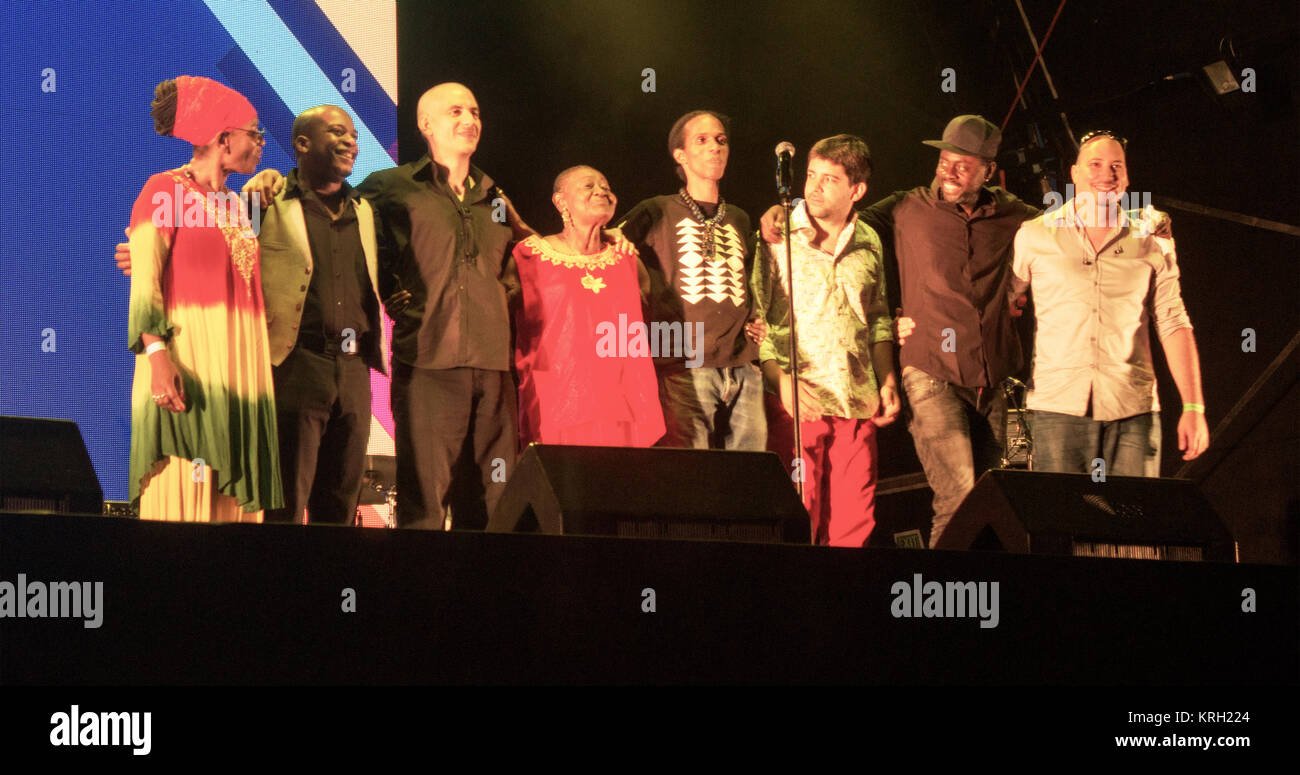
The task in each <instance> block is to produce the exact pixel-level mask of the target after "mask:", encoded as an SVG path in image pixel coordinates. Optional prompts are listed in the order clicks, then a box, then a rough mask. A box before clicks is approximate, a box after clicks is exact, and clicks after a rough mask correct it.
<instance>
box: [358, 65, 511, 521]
mask: <svg viewBox="0 0 1300 775" xmlns="http://www.w3.org/2000/svg"><path fill="white" fill-rule="evenodd" d="M416 119H417V122H418V124H419V128H420V134H421V135H423V136H424V139H425V142H426V143H427V144H428V148H429V153H428V154H427V155H426V156H424V157H423V158H421V159H420V160H419V161H416V162H414V163H411V164H404V165H402V166H400V167H396V168H393V169H388V170H382V171H379V172H375V173H373V174H371V175H370V176H369V177H367V178H366V180H365V181H364V182H363V183H362V184H361V186H360V191H361V193H362V194H364V195H365V196H366V197H367V198H368V199H370V200H371V202H372V203H373V204H374V207H375V210H376V212H377V213H378V214H379V221H380V230H379V254H380V267H381V272H380V283H381V285H382V286H383V287H382V288H381V290H382V292H383V294H384V296H385V297H387V296H388V295H390V294H391V293H393V292H395V291H406V292H408V293H409V294H410V303H409V305H408V306H407V307H406V308H405V309H402V310H401V311H400V312H398V314H396V315H395V316H394V325H393V388H392V406H393V421H394V423H395V425H396V436H397V438H396V442H397V493H398V495H397V497H398V503H397V524H398V526H399V527H411V528H424V529H434V530H441V529H443V527H444V517H445V515H446V514H447V511H448V507H449V506H451V504H452V499H453V493H457V494H460V493H463V492H466V491H473V492H476V491H477V490H478V489H479V488H480V487H481V488H482V490H483V493H484V494H483V496H482V497H477V496H476V497H473V498H470V499H466V500H461V498H459V497H457V498H456V503H457V507H458V509H459V507H460V506H461V504H462V503H463V504H465V506H466V510H467V511H479V510H486V511H487V513H491V510H492V509H493V508H494V507H495V505H496V502H497V500H498V499H499V498H500V496H501V491H502V489H503V488H504V487H505V479H506V476H508V475H509V474H510V473H513V468H514V461H515V447H516V438H517V436H516V432H515V388H514V383H513V382H512V380H511V376H510V319H509V313H508V311H507V305H506V293H505V288H504V286H503V285H502V284H501V282H500V278H501V276H502V271H503V268H504V263H505V258H506V247H507V246H508V245H509V243H510V242H511V240H512V239H515V238H517V237H518V236H521V235H523V234H529V233H531V230H527V227H526V226H524V225H523V224H521V223H520V222H519V221H518V219H517V217H516V216H514V215H513V214H511V217H510V221H511V223H512V224H514V225H515V231H512V227H511V226H510V225H507V224H506V223H505V222H504V221H505V220H506V219H505V218H503V217H502V215H503V214H505V210H506V203H505V200H504V197H502V198H501V201H500V202H499V203H498V202H494V200H496V199H497V198H498V197H500V196H501V195H500V193H499V192H498V191H495V190H494V188H493V186H494V183H493V181H492V178H490V177H488V176H487V175H486V174H485V173H484V172H483V171H482V170H480V169H478V168H477V167H475V166H473V164H472V163H471V157H472V156H473V155H474V151H475V150H476V149H477V148H478V142H479V136H480V133H481V132H482V129H483V123H482V120H481V119H480V117H479V107H478V101H477V100H475V99H474V94H473V93H472V92H470V90H469V89H467V88H466V87H465V86H463V85H461V84H458V83H444V84H439V85H437V86H435V87H433V88H432V89H429V90H428V91H427V92H425V93H424V95H423V96H421V97H420V102H419V105H418V107H417V110H416ZM494 215H496V216H497V217H495V218H494V217H493V216H494ZM462 452H463V453H464V454H465V455H467V456H468V457H469V458H471V459H472V463H473V469H472V470H473V471H474V472H475V474H477V476H474V477H471V476H469V475H468V473H467V472H468V471H469V470H471V469H469V468H468V467H464V466H461V467H458V466H457V461H458V459H460V458H461V456H462ZM453 472H455V476H453ZM471 479H478V481H471ZM453 512H456V514H457V516H456V519H457V523H458V525H462V526H463V525H464V524H465V521H464V520H463V519H462V517H463V516H465V515H462V514H460V513H459V512H458V511H457V510H453ZM469 516H470V520H469V521H470V522H477V521H481V520H482V519H483V515H482V514H481V513H480V514H473V515H469Z"/></svg>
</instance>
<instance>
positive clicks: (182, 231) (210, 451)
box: [128, 75, 305, 522]
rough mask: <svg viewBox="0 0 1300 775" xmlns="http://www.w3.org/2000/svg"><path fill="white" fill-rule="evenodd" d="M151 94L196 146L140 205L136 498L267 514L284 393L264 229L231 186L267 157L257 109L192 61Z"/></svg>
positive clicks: (180, 508)
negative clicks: (275, 379) (196, 71)
mask: <svg viewBox="0 0 1300 775" xmlns="http://www.w3.org/2000/svg"><path fill="white" fill-rule="evenodd" d="M151 107H152V114H153V119H154V128H155V130H156V131H157V132H158V133H159V134H162V135H167V136H171V137H178V138H180V139H182V140H185V141H186V142H188V143H190V144H191V145H192V146H194V156H193V158H191V159H190V161H189V163H187V164H185V165H183V166H181V167H180V168H178V169H173V170H168V171H166V172H160V173H158V174H156V175H154V176H153V177H151V178H149V181H148V182H147V183H146V184H145V186H144V190H142V191H141V192H140V196H139V197H138V198H137V199H136V202H135V207H134V208H133V209H132V211H131V228H130V232H129V234H130V240H129V242H130V251H131V269H132V272H131V305H130V323H129V334H128V337H129V341H130V347H131V349H132V350H133V351H134V352H135V353H136V363H135V382H134V385H133V386H132V391H131V500H132V501H133V502H136V501H138V503H139V507H140V516H141V517H142V518H145V519H166V520H183V521H200V522H208V521H212V522H218V521H219V522H240V521H242V522H260V521H262V510H263V509H268V508H277V507H279V506H281V505H283V496H282V493H281V487H280V474H279V465H278V461H277V443H276V424H275V400H274V397H273V394H272V388H271V362H270V357H269V348H268V346H267V337H266V312H265V308H264V307H263V304H262V282H261V276H260V268H259V254H258V245H257V238H256V235H255V234H254V233H253V232H254V230H253V228H252V225H251V223H250V221H249V217H248V213H247V211H246V209H245V207H244V205H243V203H241V202H240V200H239V199H238V197H237V195H235V194H233V193H232V192H231V191H230V190H229V189H227V188H226V176H227V175H228V174H229V173H231V172H239V173H243V174H251V173H252V172H253V170H254V169H255V168H256V167H257V163H258V161H259V160H260V159H261V156H262V144H263V142H264V140H263V135H262V132H261V131H260V130H259V129H258V125H257V111H256V110H254V109H253V106H252V104H250V103H249V101H248V100H247V99H245V98H244V96H243V95H242V94H240V93H239V92H236V91H234V90H233V89H230V88H228V87H226V86H223V85H222V84H220V83H217V82H216V81H213V80H210V79H207V78H193V77H190V76H184V75H183V76H180V77H179V78H176V79H175V80H170V81H163V82H162V83H160V84H158V88H157V89H156V90H155V92H154V100H153V104H152V106H151ZM254 207H256V205H254ZM304 282H305V281H304Z"/></svg>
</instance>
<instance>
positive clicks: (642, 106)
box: [398, 0, 1300, 507]
mask: <svg viewBox="0 0 1300 775" xmlns="http://www.w3.org/2000/svg"><path fill="white" fill-rule="evenodd" d="M1023 3H1024V11H1025V14H1026V15H1027V17H1028V19H1029V22H1030V25H1031V26H1032V28H1033V30H1034V34H1035V35H1036V36H1037V37H1038V39H1039V41H1042V40H1043V39H1044V36H1045V34H1046V33H1047V30H1048V26H1049V24H1050V23H1051V22H1052V19H1053V15H1054V14H1055V13H1056V10H1057V8H1058V3H1057V2H1054V1H1047V0H1023ZM1298 13H1300V11H1298V7H1297V5H1296V3H1294V2H1293V1H1291V0H1283V1H1281V2H1249V3H1239V2H1223V1H1221V0H1215V1H1214V2H1190V3H1189V2H1170V1H1167V0H1158V1H1157V2H1147V3H1142V4H1134V3H1119V2H1079V0H1074V1H1073V2H1068V3H1066V4H1065V6H1064V9H1063V11H1062V12H1061V14H1060V17H1059V19H1058V20H1057V21H1056V24H1055V26H1054V28H1053V29H1052V32H1051V36H1050V38H1048V39H1047V43H1046V45H1045V47H1044V49H1043V59H1044V61H1045V62H1046V66H1047V70H1048V72H1049V73H1050V75H1051V77H1052V80H1053V83H1054V84H1055V87H1056V90H1057V92H1058V94H1059V97H1060V99H1059V101H1057V100H1055V99H1053V97H1052V96H1051V94H1050V92H1049V90H1048V87H1047V84H1046V82H1045V80H1044V77H1043V69H1042V67H1041V66H1040V67H1039V69H1037V70H1036V72H1034V73H1033V75H1032V76H1031V78H1030V80H1029V83H1028V85H1027V87H1026V89H1025V93H1024V96H1023V99H1022V101H1021V102H1020V103H1018V104H1017V105H1016V110H1015V111H1014V112H1013V113H1012V114H1011V116H1010V121H1009V123H1008V124H1007V126H1006V130H1005V136H1004V140H1003V143H1002V150H1003V153H1002V157H1001V158H1000V159H999V162H1000V166H1001V167H1002V168H1003V169H1004V170H1005V172H1006V174H1007V178H1006V184H1007V187H1008V188H1009V189H1010V190H1012V191H1013V192H1014V193H1016V194H1017V195H1019V196H1020V197H1022V198H1024V199H1026V200H1028V201H1031V202H1033V203H1035V204H1037V203H1040V202H1041V201H1042V191H1041V188H1040V187H1039V182H1038V178H1039V177H1040V175H1038V174H1036V173H1035V172H1034V171H1033V170H1032V169H1031V168H1030V167H1029V166H1028V165H1026V164H1021V163H1019V161H1018V154H1017V149H1022V148H1026V147H1029V150H1028V152H1027V158H1028V159H1029V161H1030V162H1031V163H1032V162H1034V161H1036V162H1037V163H1038V164H1039V165H1040V167H1041V169H1042V171H1043V172H1044V173H1046V174H1047V175H1049V176H1058V177H1057V178H1056V180H1057V181H1059V185H1058V189H1059V188H1062V187H1063V185H1064V183H1065V182H1066V181H1068V171H1067V169H1066V167H1068V164H1069V163H1072V162H1073V150H1072V146H1070V144H1069V139H1068V135H1067V134H1066V131H1065V127H1064V124H1063V122H1062V120H1061V114H1062V113H1064V115H1065V116H1066V118H1067V119H1068V122H1069V125H1070V126H1071V127H1072V128H1073V130H1074V132H1075V134H1076V136H1077V135H1080V134H1082V133H1083V132H1085V131H1087V130H1089V129H1092V128H1106V129H1111V130H1113V131H1115V132H1118V133H1120V134H1122V135H1125V136H1127V137H1128V138H1129V139H1130V146H1129V153H1128V161H1129V167H1130V173H1129V177H1130V191H1131V192H1151V193H1152V195H1153V198H1154V200H1155V202H1156V204H1157V206H1159V207H1161V209H1165V210H1168V211H1169V212H1170V213H1171V214H1172V216H1173V218H1174V233H1175V237H1176V239H1177V242H1178V246H1179V263H1180V265H1181V268H1182V272H1183V295H1184V298H1185V300H1186V302H1187V306H1188V309H1189V312H1190V314H1191V316H1192V321H1193V324H1194V325H1195V326H1196V335H1197V342H1198V344H1199V346H1200V352H1201V358H1202V375H1203V379H1204V383H1205V396H1206V404H1207V406H1208V407H1209V409H1208V420H1209V423H1210V427H1211V429H1212V430H1213V429H1214V428H1215V425H1216V423H1218V422H1219V421H1220V420H1222V419H1223V418H1224V417H1225V415H1226V414H1227V413H1228V411H1229V410H1230V409H1231V407H1232V406H1233V405H1234V404H1235V403H1236V402H1237V401H1238V400H1239V399H1240V398H1241V397H1242V396H1243V395H1244V394H1245V393H1246V391H1247V390H1248V388H1249V387H1250V386H1251V384H1252V382H1254V381H1255V380H1256V379H1257V378H1258V377H1259V376H1260V375H1261V374H1262V373H1263V372H1264V370H1265V368H1266V367H1267V365H1268V364H1269V362H1270V361H1271V360H1273V358H1274V357H1275V356H1277V355H1278V353H1279V352H1281V351H1282V349H1283V347H1284V346H1285V345H1286V344H1287V342H1288V341H1289V340H1290V339H1291V337H1292V336H1294V335H1295V334H1296V332H1297V330H1298V329H1300V313H1298V312H1297V309H1298V308H1300V304H1297V302H1298V301H1300V282H1297V281H1298V280H1300V273H1298V272H1297V269H1296V266H1295V262H1294V261H1295V256H1296V253H1297V246H1298V245H1300V242H1297V239H1296V238H1295V237H1292V236H1288V235H1284V234H1279V233H1276V232H1272V231H1266V230H1262V229H1258V228H1253V227H1250V226H1245V225H1241V224H1238V223H1232V222H1227V221H1223V220H1219V219H1215V218H1211V217H1208V216H1203V215H1198V214H1194V213H1190V212H1186V211H1181V210H1178V209H1175V208H1173V207H1171V206H1169V205H1168V204H1167V203H1164V202H1162V197H1172V198H1176V199H1179V200H1184V201H1188V202H1194V203H1198V204H1202V205H1206V206H1210V207H1214V208H1219V209H1222V210H1229V211H1234V212H1238V213H1244V214H1247V215H1253V216H1258V217H1262V218H1267V219H1272V220H1277V221H1283V222H1287V223H1292V224H1294V223H1297V222H1300V215H1298V214H1297V201H1298V200H1297V193H1296V192H1297V187H1298V186H1300V182H1298V180H1297V178H1298V177H1300V176H1298V174H1297V173H1300V159H1298V158H1297V155H1298V147H1300V131H1298V130H1300V122H1298V121H1297V112H1296V106H1297V87H1298V86H1300V65H1298V64H1297V63H1298V61H1300V58H1298V53H1297V28H1298V25H1297V15H1298ZM1033 52H1034V49H1033V47H1032V45H1031V44H1030V42H1029V40H1028V36H1027V34H1026V31H1025V28H1024V25H1023V22H1022V21H1021V17H1020V13H1019V11H1018V10H1017V6H1016V3H1015V1H1014V0H977V1H976V2H968V3H940V2H917V3H896V2H856V3H855V2H844V1H842V0H839V1H837V0H831V1H829V2H822V3H818V4H816V5H814V6H800V7H796V6H794V5H792V4H790V3H788V2H755V3H749V4H745V5H744V6H743V7H740V6H734V5H733V4H706V3H699V2H684V1H680V0H656V1H655V2H644V3H636V4H631V3H627V4H625V3H602V2H581V1H578V0H555V1H552V2H545V3H541V2H538V3H517V4H516V3H503V2H498V3H490V4H474V5H472V6H469V5H467V6H463V7H447V6H445V5H443V4H437V5H435V4H431V3H424V2H416V1H414V0H403V1H402V2H400V3H399V6H398V57H399V68H398V87H399V101H398V127H399V130H398V131H399V144H400V156H401V161H402V162H407V161H412V160H414V159H416V158H419V157H420V156H421V155H422V154H423V153H425V150H426V149H425V146H424V141H423V139H422V138H421V137H420V135H419V133H418V131H417V130H416V126H415V105H416V103H417V101H418V98H419V95H420V94H421V93H423V91H424V90H425V89H427V88H429V87H430V86H432V85H434V84H437V83H440V82H443V81H449V80H454V81H460V82H463V83H465V84H466V85H467V86H469V87H470V89H471V90H473V91H474V93H475V95H476V97H477V98H478V102H479V105H480V107H481V109H482V115H483V125H484V128H483V139H482V141H481V143H480V145H479V150H478V153H477V154H476V156H475V163H476V164H478V165H479V166H480V167H482V168H483V169H484V170H486V171H487V172H488V173H489V174H491V175H492V176H493V177H495V178H496V179H497V181H498V182H499V183H500V184H501V186H502V187H503V188H504V189H505V190H506V191H507V192H508V193H509V194H510V195H511V197H512V198H513V199H514V200H515V202H516V203H517V205H518V206H519V209H520V211H521V213H522V214H523V216H524V217H525V218H526V219H527V220H529V222H530V223H532V224H533V225H534V226H535V227H536V228H538V229H539V230H540V231H542V232H544V233H550V232H553V231H558V229H559V225H560V224H559V220H558V217H556V214H555V212H554V210H553V208H552V206H551V204H550V202H549V196H550V190H551V188H550V187H551V181H552V179H553V177H554V176H555V174H556V173H557V172H559V171H560V170H562V169H564V168H565V167H568V166H571V165H573V164H578V163H585V164H591V165H593V166H595V167H597V168H598V169H600V170H601V171H602V172H604V173H605V174H606V176H607V177H608V178H609V180H610V183H611V184H612V185H613V187H614V190H615V192H616V193H617V194H618V196H619V199H620V202H619V212H620V214H621V213H622V212H625V211H626V210H627V209H629V208H630V207H631V206H633V205H634V204H635V203H636V202H638V201H640V200H641V199H644V198H646V197H649V196H653V195H656V194H663V193H669V192H672V191H674V190H676V188H677V187H678V185H679V183H678V181H677V179H676V177H675V176H674V174H673V165H672V162H671V160H670V158H669V156H668V152H667V133H668V129H669V127H670V126H671V125H672V122H673V121H674V120H675V119H676V118H677V117H678V116H679V115H681V114H682V113H685V112H687V111H689V110H693V109H697V108H709V109H714V110H718V111H721V112H723V113H725V114H727V115H729V116H731V117H732V119H733V122H732V134H731V137H732V150H731V157H730V162H729V165H728V170H727V177H726V179H725V180H724V181H723V187H722V190H723V196H724V197H726V198H727V199H728V201H730V202H733V203H735V204H738V205H739V206H741V207H742V208H744V209H745V210H746V211H747V212H749V213H750V215H751V216H752V217H754V218H755V219H756V218H757V216H758V215H759V214H760V213H761V212H762V210H763V209H764V208H766V207H767V206H768V205H769V204H770V203H771V202H772V201H773V199H774V193H773V182H772V166H773V157H772V150H771V149H772V148H773V147H774V146H775V145H776V143H777V142H779V141H780V140H790V141H791V142H793V143H794V144H795V146H796V147H797V148H798V149H799V157H798V162H797V165H798V168H799V169H800V170H802V165H803V160H804V159H805V158H806V157H805V154H806V151H807V149H808V147H809V146H810V145H811V144H812V143H813V142H815V141H816V140H817V139H818V138H821V137H825V136H828V135H831V134H835V133H838V132H850V133H854V134H857V135H860V136H862V137H863V138H865V139H866V140H867V142H868V143H869V144H870V146H871V149H872V154H873V157H874V163H875V174H874V176H873V178H872V180H871V184H870V191H869V192H868V193H867V196H866V198H865V200H864V201H865V202H866V203H870V202H873V201H875V200H876V199H878V198H880V197H883V196H885V195H887V194H888V193H890V192H892V191H895V190H898V189H905V188H911V187H914V186H917V185H925V184H928V183H929V182H930V180H931V179H932V177H933V170H934V165H935V162H936V160H937V152H936V151H934V150H933V149H930V148H927V147H925V146H922V145H921V141H922V140H926V139H933V138H937V137H939V136H940V134H941V133H942V131H943V127H944V125H945V124H946V122H947V121H948V119H950V118H951V117H953V116H955V115H958V114H961V113H979V114H982V115H984V116H986V117H987V118H989V119H990V120H992V121H993V122H994V123H998V124H1001V123H1002V121H1003V118H1004V117H1005V116H1006V115H1007V114H1008V111H1009V110H1010V109H1011V107H1012V105H1013V101H1014V98H1015V96H1016V87H1017V83H1018V82H1019V80H1020V79H1023V77H1024V73H1025V71H1026V70H1027V69H1028V67H1029V64H1030V62H1031V61H1032V60H1033ZM1217 59H1226V61H1227V62H1228V63H1229V65H1230V66H1231V67H1232V69H1233V71H1234V72H1235V73H1236V74H1237V77H1238V79H1240V78H1241V71H1242V69H1243V68H1245V67H1251V68H1254V70H1255V74H1256V91H1255V92H1254V93H1250V94H1247V93H1243V92H1240V91H1238V92H1234V93H1230V94H1228V95H1224V96H1217V95H1215V94H1213V92H1212V91H1211V90H1210V88H1209V85H1208V81H1207V80H1206V78H1205V76H1204V75H1203V74H1202V73H1201V67H1202V66H1203V65H1206V64H1209V63H1210V62H1213V61H1215V60H1217ZM646 67H652V68H654V70H655V81H656V83H655V87H656V90H655V91H654V92H653V93H645V92H643V91H642V81H643V76H642V74H641V73H642V70H643V68H646ZM947 67H951V68H953V69H954V70H955V72H956V91H955V93H945V92H943V91H941V90H940V84H941V81H942V79H943V75H942V71H943V70H944V68H947ZM1034 139H1040V140H1041V142H1032V143H1031V140H1034ZM1031 145H1032V146H1037V147H1030V146H1031ZM890 290H891V293H892V294H896V293H897V283H896V282H895V283H894V284H893V287H891V289H890ZM1245 328H1252V329H1254V330H1255V332H1256V336H1257V342H1256V351H1255V352H1253V353H1246V352H1242V336H1243V334H1242V330H1243V329H1245ZM1152 339H1153V341H1154V340H1155V337H1154V335H1153V337H1152ZM1026 341H1027V343H1028V339H1027V340H1026ZM1154 349H1155V351H1156V358H1157V370H1158V372H1159V376H1160V396H1161V402H1162V404H1163V405H1164V407H1165V412H1164V415H1163V418H1164V430H1165V445H1164V456H1163V457H1164V464H1163V474H1164V475H1166V476H1171V475H1174V474H1175V473H1177V472H1178V470H1179V469H1180V467H1181V466H1182V464H1183V461H1182V460H1181V454H1180V453H1178V451H1177V438H1176V435H1175V431H1176V426H1177V420H1178V414H1179V412H1178V408H1179V407H1180V406H1181V401H1180V399H1179V397H1178V394H1177V391H1176V389H1175V387H1174V384H1173V381H1172V379H1171V378H1170V377H1169V374H1168V370H1167V368H1166V367H1165V365H1164V363H1163V356H1162V354H1161V353H1160V350H1159V348H1158V347H1155V348H1154ZM1282 422H1284V423H1289V424H1290V430H1289V432H1286V433H1284V434H1283V437H1282V443H1283V447H1282V452H1283V454H1290V456H1291V457H1292V458H1294V456H1295V450H1296V448H1297V443H1296V438H1297V433H1296V430H1297V429H1296V424H1295V419H1294V413H1291V414H1284V416H1283V420H1282ZM880 449H881V458H880V474H881V476H882V477H890V476H895V475H899V474H905V473H909V472H914V471H919V470H920V466H919V463H917V461H916V458H915V455H914V453H913V450H912V446H911V442H910V437H909V436H908V434H907V433H906V430H905V429H904V428H903V427H902V426H901V424H899V425H896V426H894V427H892V428H889V429H887V431H886V433H884V434H882V436H881V440H880ZM1266 454H1274V452H1273V451H1269V452H1268V453H1266ZM1292 478H1293V477H1292ZM1290 487H1291V489H1290V493H1291V495H1289V496H1285V497H1289V498H1290V499H1291V500H1292V507H1294V497H1295V495H1294V493H1295V489H1294V488H1295V485H1294V482H1292V483H1291V485H1290Z"/></svg>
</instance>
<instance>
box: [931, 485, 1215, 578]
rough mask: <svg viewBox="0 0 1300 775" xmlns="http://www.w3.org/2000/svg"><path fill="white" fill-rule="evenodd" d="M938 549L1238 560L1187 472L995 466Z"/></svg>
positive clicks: (959, 511)
mask: <svg viewBox="0 0 1300 775" xmlns="http://www.w3.org/2000/svg"><path fill="white" fill-rule="evenodd" d="M935 548H936V549H977V550H978V549H985V550H995V551H996V550H1001V551H1008V552H1016V553H1019V554H1058V555H1059V554H1064V555H1074V556H1080V557H1127V558H1140V559H1163V560H1190V561H1197V560H1208V561H1213V562H1234V561H1235V559H1236V544H1235V543H1234V542H1233V539H1232V535H1231V534H1230V533H1229V532H1228V530H1227V528H1226V527H1224V525H1223V522H1222V521H1221V520H1220V519H1219V516H1218V514H1216V513H1215V511H1214V509H1213V508H1212V507H1211V506H1210V504H1209V501H1207V500H1206V499H1205V496H1204V495H1202V494H1201V491H1200V490H1199V489H1198V488H1197V486H1196V484H1195V483H1194V482H1190V481H1188V480H1186V479H1147V478H1143V477H1133V476H1108V477H1106V479H1105V480H1104V481H1093V479H1092V476H1090V475H1089V474H1056V473H1047V472H1042V471H1011V470H993V471H988V472H986V473H985V474H984V475H983V476H981V477H980V478H979V481H977V482H976V483H975V488H974V489H973V490H971V491H970V494H969V495H967V496H966V499H965V500H963V501H962V502H961V505H960V506H958V507H957V511H956V512H955V513H954V514H953V515H952V520H951V521H950V522H949V523H948V527H947V528H946V529H945V530H944V532H943V535H941V536H940V537H939V541H938V542H937V545H936V546H935Z"/></svg>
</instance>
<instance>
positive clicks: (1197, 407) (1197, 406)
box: [1183, 404, 1205, 414]
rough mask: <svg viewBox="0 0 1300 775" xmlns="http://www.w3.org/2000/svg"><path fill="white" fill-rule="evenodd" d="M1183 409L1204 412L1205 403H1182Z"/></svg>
mask: <svg viewBox="0 0 1300 775" xmlns="http://www.w3.org/2000/svg"><path fill="white" fill-rule="evenodd" d="M1183 411H1184V412H1200V413H1201V414H1205V404H1183Z"/></svg>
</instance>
